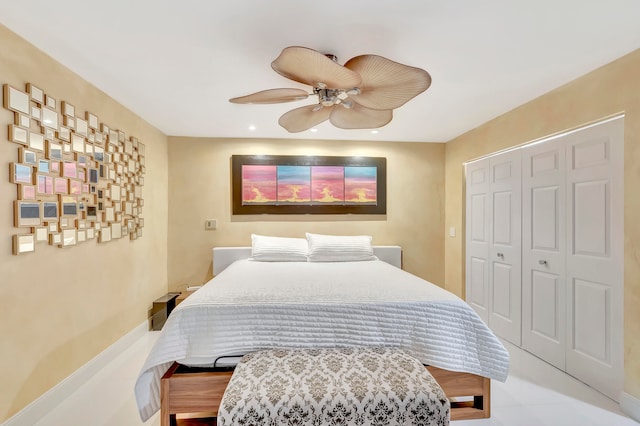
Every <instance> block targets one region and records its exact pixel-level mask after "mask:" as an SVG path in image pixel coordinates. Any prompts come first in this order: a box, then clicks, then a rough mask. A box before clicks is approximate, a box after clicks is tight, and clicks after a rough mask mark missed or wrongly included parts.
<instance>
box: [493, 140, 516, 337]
mask: <svg viewBox="0 0 640 426" xmlns="http://www.w3.org/2000/svg"><path fill="white" fill-rule="evenodd" d="M490 161H491V200H492V202H491V240H490V244H489V259H490V262H491V271H490V276H489V279H490V305H489V306H490V311H489V326H490V327H491V329H492V330H493V331H494V332H495V333H496V334H497V335H498V336H500V337H503V338H505V339H506V340H508V341H510V342H511V343H513V344H515V345H518V346H520V344H521V324H522V311H521V298H522V295H521V294H522V270H521V262H522V255H521V250H522V248H521V226H522V224H521V223H522V222H521V181H522V164H521V153H520V151H519V150H515V151H511V152H507V153H504V154H500V155H496V156H495V157H491V158H490Z"/></svg>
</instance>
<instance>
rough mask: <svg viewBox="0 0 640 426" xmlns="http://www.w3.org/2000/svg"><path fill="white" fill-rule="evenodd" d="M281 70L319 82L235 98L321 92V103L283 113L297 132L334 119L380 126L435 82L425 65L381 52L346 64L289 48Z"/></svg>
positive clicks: (266, 99) (350, 125)
mask: <svg viewBox="0 0 640 426" xmlns="http://www.w3.org/2000/svg"><path fill="white" fill-rule="evenodd" d="M271 68H273V70H274V71H275V72H277V73H278V74H280V75H282V76H284V77H287V78H289V79H291V80H293V81H297V82H299V83H303V84H308V85H310V86H312V87H313V93H307V91H305V90H302V89H293V88H285V89H269V90H263V91H260V92H256V93H252V94H250V95H246V96H241V97H237V98H232V99H229V102H233V103H238V104H276V103H283V102H291V101H298V100H303V99H307V98H308V97H309V96H318V103H316V104H311V105H307V106H303V107H300V108H296V109H293V110H291V111H289V112H287V113H285V114H283V115H282V116H281V117H280V119H279V120H278V123H279V124H280V125H281V126H282V127H284V128H285V129H286V130H288V131H289V132H291V133H297V132H302V131H304V130H307V129H310V128H312V127H313V126H315V125H317V124H320V123H322V122H324V121H326V120H329V121H330V122H331V124H333V125H334V126H336V127H339V128H342V129H374V128H378V127H382V126H384V125H386V124H387V123H389V122H390V121H391V119H392V118H393V110H394V109H395V108H398V107H400V106H402V105H404V104H405V103H406V102H408V101H409V100H411V99H413V98H414V97H416V96H417V95H419V94H420V93H422V92H424V91H425V90H427V88H429V86H430V85H431V76H430V75H429V73H428V72H426V71H425V70H423V69H420V68H415V67H411V66H408V65H403V64H400V63H398V62H394V61H392V60H390V59H387V58H383V57H382V56H377V55H361V56H356V57H355V58H351V59H349V60H348V61H347V62H346V63H345V64H344V66H343V65H340V64H339V63H338V62H337V58H336V57H335V56H333V55H325V54H323V53H320V52H318V51H316V50H313V49H309V48H306V47H299V46H291V47H286V48H285V49H284V50H283V51H282V53H280V56H278V57H277V58H276V59H275V60H274V61H273V62H272V63H271Z"/></svg>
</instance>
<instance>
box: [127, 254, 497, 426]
mask: <svg viewBox="0 0 640 426" xmlns="http://www.w3.org/2000/svg"><path fill="white" fill-rule="evenodd" d="M340 346H388V347H399V348H403V349H406V350H409V351H411V352H412V353H413V355H414V356H415V357H416V358H418V359H419V360H420V361H421V362H422V363H424V364H429V365H433V366H436V367H441V368H445V369H448V370H452V371H464V372H469V373H474V374H478V375H481V376H484V377H489V378H492V379H496V380H500V381H504V380H505V379H506V377H507V373H508V369H509V353H508V352H507V351H506V349H505V348H504V346H503V345H502V343H500V341H499V340H498V338H497V337H496V336H495V335H494V334H493V333H492V332H491V331H490V330H489V328H488V327H487V326H486V325H485V324H484V322H482V320H481V319H480V318H479V317H478V315H477V314H476V313H475V312H474V311H473V310H472V309H471V308H470V307H469V305H467V304H466V303H465V302H464V301H462V300H461V299H460V298H458V297H457V296H455V295H453V294H452V293H449V292H448V291H446V290H444V289H442V288H440V287H438V286H435V285H433V284H431V283H429V282H427V281H425V280H422V279H421V278H418V277H416V276H414V275H412V274H409V273H407V272H405V271H402V270H401V269H398V268H396V267H394V266H391V265H389V264H387V263H385V262H382V261H369V262H335V263H305V262H287V263H284V262H282V263H281V262H254V261H251V260H240V261H237V262H235V263H233V264H232V265H231V266H229V267H228V268H227V269H225V270H224V271H223V272H222V273H220V274H219V275H218V276H216V277H215V278H214V279H213V280H211V281H209V282H208V283H207V284H205V286H204V287H203V288H202V289H200V290H198V291H197V292H196V293H194V294H193V295H191V296H190V297H189V298H188V299H186V300H185V301H184V302H182V303H181V304H180V305H178V307H177V308H176V309H174V311H173V312H172V313H171V315H170V316H169V319H168V320H167V322H166V323H165V325H164V327H163V329H162V331H161V333H160V336H159V338H158V340H157V342H156V344H155V346H154V347H153V349H152V350H151V353H150V354H149V356H148V358H147V360H146V362H145V364H144V366H143V368H142V371H141V373H140V375H139V377H138V380H137V382H136V385H135V393H136V398H137V402H138V408H139V410H140V416H141V418H142V419H143V420H147V419H148V418H149V417H151V416H152V415H153V414H154V413H155V412H156V411H158V410H159V408H160V378H161V377H162V375H163V374H164V372H165V371H166V370H167V369H168V368H169V366H170V365H171V364H172V363H173V362H174V361H178V362H180V363H181V364H186V365H193V366H195V365H211V364H213V362H214V361H215V360H216V358H218V357H220V356H224V355H241V354H245V353H248V352H252V351H255V350H258V349H266V348H275V347H280V348H302V347H340Z"/></svg>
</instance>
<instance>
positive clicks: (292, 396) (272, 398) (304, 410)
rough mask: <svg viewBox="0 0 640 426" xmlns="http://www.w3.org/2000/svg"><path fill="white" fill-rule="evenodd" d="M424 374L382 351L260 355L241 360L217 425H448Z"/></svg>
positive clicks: (437, 391) (397, 354)
mask: <svg viewBox="0 0 640 426" xmlns="http://www.w3.org/2000/svg"><path fill="white" fill-rule="evenodd" d="M449 412H450V403H449V400H448V399H447V397H446V396H445V394H444V392H443V391H442V389H441V388H440V386H439V385H438V383H437V382H436V381H435V379H434V378H433V376H431V374H430V373H429V371H428V370H427V369H426V368H424V366H423V365H422V364H421V363H420V362H419V361H418V360H417V359H415V358H413V357H412V356H410V355H408V354H407V353H406V352H404V351H401V350H397V349H388V348H380V349H379V348H344V349H295V350H277V349H274V350H264V351H258V352H254V353H251V354H248V355H245V356H244V357H243V358H242V360H241V361H240V362H239V363H238V365H237V367H236V369H235V371H234V373H233V375H232V377H231V380H230V381H229V385H228V386H227V389H226V390H225V392H224V395H223V397H222V401H221V403H220V408H219V411H218V425H219V426H223V425H224V426H226V425H239V424H254V425H255V424H265V425H281V424H282V425H285V424H286V425H289V424H295V425H299V426H302V425H325V424H326V425H438V426H442V425H448V424H449Z"/></svg>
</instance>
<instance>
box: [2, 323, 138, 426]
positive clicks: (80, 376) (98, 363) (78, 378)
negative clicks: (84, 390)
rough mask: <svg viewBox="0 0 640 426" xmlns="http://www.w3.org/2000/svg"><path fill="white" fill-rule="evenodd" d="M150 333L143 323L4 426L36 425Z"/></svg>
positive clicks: (11, 418) (3, 425) (18, 413)
mask: <svg viewBox="0 0 640 426" xmlns="http://www.w3.org/2000/svg"><path fill="white" fill-rule="evenodd" d="M148 331H149V321H144V322H143V323H142V324H140V325H139V326H137V327H136V328H134V329H133V330H131V331H130V332H128V333H127V334H125V335H124V336H122V337H121V338H120V339H118V340H117V341H116V342H114V343H113V344H112V345H111V346H109V347H108V348H106V349H105V350H104V351H102V352H100V353H99V354H98V355H96V356H95V357H94V358H92V359H91V360H89V361H88V362H87V363H86V364H84V365H83V366H82V367H80V368H78V369H77V370H76V371H74V372H73V373H71V375H69V376H68V377H66V378H65V379H63V380H62V381H61V382H60V383H58V384H56V385H55V386H54V387H52V388H51V389H49V390H48V391H47V392H45V393H44V394H42V395H41V396H40V397H39V398H37V399H36V400H34V401H33V402H31V403H30V404H29V405H27V406H26V407H24V408H23V409H22V410H20V411H18V412H17V413H16V414H15V415H14V416H12V417H10V418H9V419H8V420H6V421H5V422H4V423H2V426H24V425H32V424H35V423H37V422H38V421H39V420H40V419H42V418H43V417H44V416H45V415H46V414H48V413H49V412H50V411H51V410H53V409H54V408H55V407H57V406H58V405H60V403H62V401H64V400H65V398H67V397H69V395H71V394H72V393H73V392H75V391H76V390H77V389H78V388H79V387H80V386H82V385H83V384H85V383H86V382H87V381H88V380H89V379H90V378H91V377H93V376H94V375H95V374H96V373H97V372H98V371H100V369H102V368H104V367H105V366H106V365H107V364H108V363H109V362H111V361H113V360H114V359H115V358H116V357H117V356H118V355H120V354H121V353H122V352H124V351H125V350H126V349H127V348H129V347H130V346H131V345H132V344H133V343H135V342H136V341H137V340H138V339H140V338H141V337H142V336H144V334H145V333H147V332H148Z"/></svg>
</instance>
